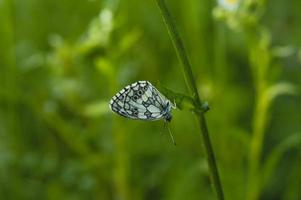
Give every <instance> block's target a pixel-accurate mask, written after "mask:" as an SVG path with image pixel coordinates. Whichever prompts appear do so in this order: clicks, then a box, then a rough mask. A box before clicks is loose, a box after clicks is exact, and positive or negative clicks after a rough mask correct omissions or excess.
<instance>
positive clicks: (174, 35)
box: [156, 0, 224, 200]
mask: <svg viewBox="0 0 301 200" xmlns="http://www.w3.org/2000/svg"><path fill="white" fill-rule="evenodd" d="M156 2H157V5H158V7H159V9H160V11H161V15H162V17H163V20H164V22H165V25H166V27H167V30H168V32H169V35H170V37H171V40H172V42H173V45H174V48H175V50H176V53H177V55H178V58H179V60H180V62H181V64H182V70H183V72H184V78H185V81H186V84H187V86H188V89H189V91H190V93H191V94H192V95H193V97H194V100H195V102H196V104H197V105H198V106H201V105H202V102H201V99H200V96H199V94H198V89H197V86H196V82H195V79H194V76H193V73H192V70H191V65H190V62H189V60H188V56H187V53H186V51H185V48H184V45H183V42H182V40H181V38H180V35H179V33H178V31H177V29H176V26H175V24H174V22H173V20H172V17H171V15H170V13H169V11H168V9H167V7H166V4H165V2H164V0H156ZM196 114H197V117H198V121H199V125H200V128H201V136H202V138H203V143H204V146H205V150H206V157H207V162H208V165H209V171H210V175H211V180H212V183H213V186H214V189H215V191H216V194H217V197H218V199H219V200H223V199H224V194H223V188H222V185H221V181H220V178H219V174H218V169H217V166H216V161H215V156H214V152H213V149H212V145H211V141H210V137H209V132H208V128H207V124H206V119H205V116H204V114H203V113H196Z"/></svg>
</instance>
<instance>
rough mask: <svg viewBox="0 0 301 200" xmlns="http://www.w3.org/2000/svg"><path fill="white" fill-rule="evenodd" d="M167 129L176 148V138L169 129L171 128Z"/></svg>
mask: <svg viewBox="0 0 301 200" xmlns="http://www.w3.org/2000/svg"><path fill="white" fill-rule="evenodd" d="M167 129H168V132H169V135H170V138H171V140H172V143H173V144H174V145H175V146H176V145H177V144H176V142H175V139H174V137H173V135H172V133H171V131H170V128H169V126H167Z"/></svg>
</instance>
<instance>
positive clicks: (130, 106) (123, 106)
mask: <svg viewBox="0 0 301 200" xmlns="http://www.w3.org/2000/svg"><path fill="white" fill-rule="evenodd" d="M109 106H110V109H111V110H112V111H113V112H115V113H117V114H119V115H121V116H123V117H126V118H130V119H138V120H147V121H155V120H160V119H163V120H164V121H165V122H170V121H171V119H172V114H171V111H172V109H175V108H176V106H175V105H174V104H172V103H171V101H170V100H168V99H167V98H166V97H165V96H164V95H163V94H161V93H160V92H159V91H158V90H157V89H156V88H155V87H154V86H153V85H152V84H151V83H150V82H148V81H137V82H135V83H132V84H130V85H128V86H126V87H124V88H123V89H122V90H121V91H119V92H118V93H117V94H116V95H115V96H113V97H112V99H111V100H110V103H109ZM172 140H173V137H172ZM173 141H174V140H173Z"/></svg>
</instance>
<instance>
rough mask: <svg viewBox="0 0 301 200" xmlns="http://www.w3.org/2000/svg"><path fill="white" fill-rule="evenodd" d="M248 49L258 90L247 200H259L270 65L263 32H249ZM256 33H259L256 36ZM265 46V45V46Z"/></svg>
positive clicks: (267, 46) (267, 45)
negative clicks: (267, 79)
mask: <svg viewBox="0 0 301 200" xmlns="http://www.w3.org/2000/svg"><path fill="white" fill-rule="evenodd" d="M249 31H250V33H249V34H248V38H247V39H248V46H249V47H248V48H249V51H250V52H249V59H250V65H251V67H252V71H253V79H254V87H255V90H256V98H255V102H256V103H255V110H254V116H253V127H252V129H253V133H252V138H251V144H250V152H249V163H248V165H249V173H248V186H247V198H246V199H247V200H257V199H258V198H259V197H260V191H261V189H262V188H261V187H262V186H261V174H260V173H261V172H260V167H261V166H260V161H261V157H262V146H263V143H264V134H265V127H266V124H267V115H268V108H269V102H268V101H266V97H265V92H266V89H267V83H266V74H267V70H268V66H269V64H270V54H269V42H268V41H265V42H263V40H264V38H263V35H262V33H261V30H258V29H257V28H253V29H250V30H249ZM254 33H259V34H258V35H257V34H254ZM263 44H264V45H263Z"/></svg>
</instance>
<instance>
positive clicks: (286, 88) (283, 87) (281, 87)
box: [264, 82, 298, 105]
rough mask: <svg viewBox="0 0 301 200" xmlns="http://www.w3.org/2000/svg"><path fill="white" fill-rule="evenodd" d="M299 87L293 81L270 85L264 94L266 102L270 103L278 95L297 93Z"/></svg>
mask: <svg viewBox="0 0 301 200" xmlns="http://www.w3.org/2000/svg"><path fill="white" fill-rule="evenodd" d="M296 94H298V91H297V88H296V87H295V86H294V85H293V84H291V83H285V82H283V83H277V84H274V85H272V86H270V87H269V88H268V89H267V90H266V91H265V94H264V98H265V101H266V103H267V104H268V105H269V104H270V103H271V102H272V101H273V100H274V99H276V97H278V96H280V95H296Z"/></svg>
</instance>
